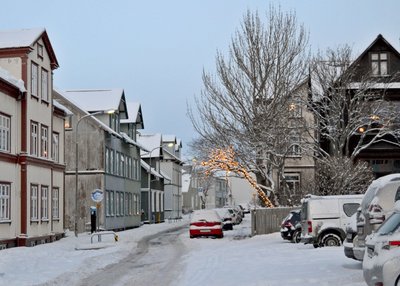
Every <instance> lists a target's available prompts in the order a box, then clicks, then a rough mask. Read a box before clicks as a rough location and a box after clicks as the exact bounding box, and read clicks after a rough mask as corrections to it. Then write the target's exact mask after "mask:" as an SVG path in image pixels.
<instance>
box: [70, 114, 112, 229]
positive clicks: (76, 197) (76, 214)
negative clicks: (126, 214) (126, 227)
mask: <svg viewBox="0 0 400 286" xmlns="http://www.w3.org/2000/svg"><path fill="white" fill-rule="evenodd" d="M114 112H115V110H109V111H104V110H102V111H97V112H94V113H89V114H86V115H84V116H82V117H81V118H79V120H78V122H77V123H76V127H75V237H77V236H78V202H79V198H78V194H79V192H78V158H79V156H78V127H79V123H80V122H81V121H82V120H83V119H85V118H87V117H92V116H95V115H98V114H113V113H114ZM97 215H98V214H97Z"/></svg>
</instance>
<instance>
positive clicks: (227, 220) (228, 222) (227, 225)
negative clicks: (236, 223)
mask: <svg viewBox="0 0 400 286" xmlns="http://www.w3.org/2000/svg"><path fill="white" fill-rule="evenodd" d="M215 211H216V212H217V213H218V215H219V216H220V217H221V219H222V224H223V225H222V229H223V230H233V221H232V219H233V218H232V214H231V213H230V212H229V211H228V209H226V208H217V209H215Z"/></svg>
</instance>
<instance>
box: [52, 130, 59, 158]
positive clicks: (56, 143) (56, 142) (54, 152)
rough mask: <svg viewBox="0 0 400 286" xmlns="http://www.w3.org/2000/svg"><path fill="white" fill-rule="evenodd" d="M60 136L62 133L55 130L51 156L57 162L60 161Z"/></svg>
mask: <svg viewBox="0 0 400 286" xmlns="http://www.w3.org/2000/svg"><path fill="white" fill-rule="evenodd" d="M59 137H60V135H59V134H58V133H56V132H53V140H52V148H51V152H52V154H51V157H52V158H53V160H54V161H55V162H59V160H60V156H59V154H60V145H59Z"/></svg>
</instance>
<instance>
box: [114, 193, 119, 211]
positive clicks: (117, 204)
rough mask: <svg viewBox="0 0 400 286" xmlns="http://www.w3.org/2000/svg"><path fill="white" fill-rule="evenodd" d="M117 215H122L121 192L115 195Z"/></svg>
mask: <svg viewBox="0 0 400 286" xmlns="http://www.w3.org/2000/svg"><path fill="white" fill-rule="evenodd" d="M115 215H117V216H119V215H120V204H119V192H116V194H115Z"/></svg>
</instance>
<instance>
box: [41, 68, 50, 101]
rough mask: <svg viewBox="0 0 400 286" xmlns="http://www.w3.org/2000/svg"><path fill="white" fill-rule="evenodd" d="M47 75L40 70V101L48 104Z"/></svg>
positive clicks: (45, 71) (43, 70) (44, 71)
mask: <svg viewBox="0 0 400 286" xmlns="http://www.w3.org/2000/svg"><path fill="white" fill-rule="evenodd" d="M48 83H49V73H48V72H47V70H45V69H42V100H44V101H46V102H49V84H48Z"/></svg>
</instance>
